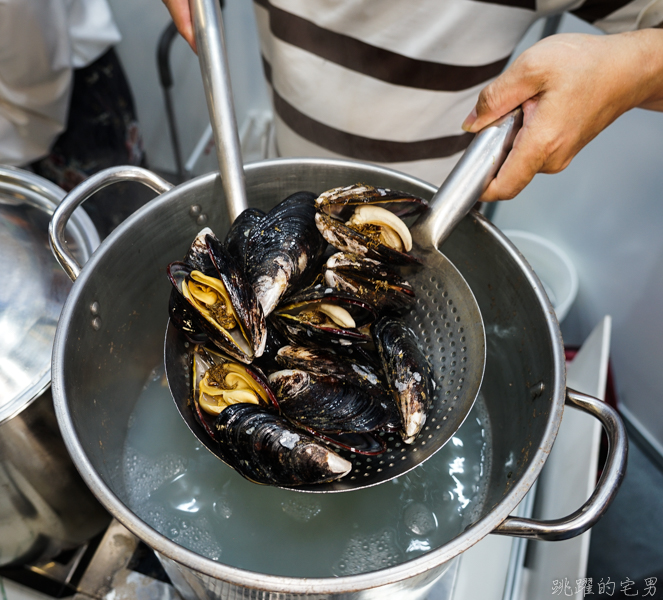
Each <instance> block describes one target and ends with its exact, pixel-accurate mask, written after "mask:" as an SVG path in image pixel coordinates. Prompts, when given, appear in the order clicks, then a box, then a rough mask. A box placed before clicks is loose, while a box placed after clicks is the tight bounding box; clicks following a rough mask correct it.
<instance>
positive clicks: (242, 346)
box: [167, 230, 267, 363]
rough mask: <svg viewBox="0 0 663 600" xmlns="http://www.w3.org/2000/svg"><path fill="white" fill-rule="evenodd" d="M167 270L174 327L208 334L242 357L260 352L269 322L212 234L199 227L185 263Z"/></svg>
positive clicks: (172, 265)
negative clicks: (200, 229) (171, 290)
mask: <svg viewBox="0 0 663 600" xmlns="http://www.w3.org/2000/svg"><path fill="white" fill-rule="evenodd" d="M201 269H202V270H201ZM167 273H168V277H169V279H170V281H171V283H172V285H173V288H174V289H173V292H172V293H171V303H170V310H171V318H172V320H173V323H174V324H175V326H176V327H179V328H181V329H183V330H184V331H185V332H186V333H187V334H190V335H189V337H190V338H195V335H194V334H200V333H201V332H202V333H204V334H206V335H207V337H208V338H209V339H210V340H211V341H212V342H213V343H214V344H215V345H217V346H218V347H219V348H220V349H221V350H223V351H225V352H227V353H228V354H230V355H231V356H233V357H234V358H236V359H238V360H241V361H242V362H246V363H249V362H251V361H252V360H253V359H254V357H256V356H260V355H261V354H262V353H263V351H264V348H265V340H266V335H267V325H266V322H265V317H264V315H263V313H262V308H261V306H260V304H259V302H258V299H257V297H256V295H255V292H254V291H253V288H252V287H251V285H250V284H249V282H248V281H247V279H246V277H245V276H244V274H243V272H242V270H241V269H240V268H239V267H238V265H237V264H236V262H235V261H234V260H233V259H232V257H231V256H230V255H229V254H228V252H227V251H226V250H225V248H224V247H223V245H222V244H221V243H220V242H219V240H217V239H216V238H215V237H214V236H213V235H212V234H211V233H207V232H206V231H205V230H204V231H203V232H201V234H199V235H198V237H196V240H195V241H194V243H193V245H192V247H191V249H190V250H189V253H188V254H187V259H186V260H185V262H174V263H171V264H170V265H168V269H167ZM173 294H174V296H175V297H173ZM189 329H190V330H191V331H189ZM197 341H198V340H197Z"/></svg>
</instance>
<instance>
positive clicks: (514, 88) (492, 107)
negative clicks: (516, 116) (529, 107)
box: [462, 62, 540, 133]
mask: <svg viewBox="0 0 663 600" xmlns="http://www.w3.org/2000/svg"><path fill="white" fill-rule="evenodd" d="M539 91H540V90H539V89H538V86H536V85H535V83H534V81H532V80H531V79H530V78H528V77H526V76H525V73H524V72H523V70H522V69H521V68H520V66H519V64H518V62H516V63H514V64H513V65H512V66H511V67H509V68H508V69H507V70H506V71H504V73H502V74H501V75H500V76H499V77H498V78H497V79H496V80H495V81H493V82H492V83H490V84H488V85H487V86H486V87H485V88H483V90H481V92H480V93H479V98H478V99H477V103H476V106H475V107H474V108H473V109H472V112H471V113H470V114H469V115H468V116H467V118H466V119H465V121H464V122H463V125H462V127H463V129H464V130H465V131H469V132H470V133H476V132H477V131H480V130H481V129H483V128H484V127H486V126H487V125H490V124H491V123H492V122H494V121H496V120H497V119H499V118H500V117H502V116H504V115H505V114H507V113H508V112H510V111H512V110H513V109H514V108H516V107H518V106H520V105H521V104H523V102H525V101H526V100H528V99H529V98H531V97H533V96H535V95H536V94H537V93H538V92H539Z"/></svg>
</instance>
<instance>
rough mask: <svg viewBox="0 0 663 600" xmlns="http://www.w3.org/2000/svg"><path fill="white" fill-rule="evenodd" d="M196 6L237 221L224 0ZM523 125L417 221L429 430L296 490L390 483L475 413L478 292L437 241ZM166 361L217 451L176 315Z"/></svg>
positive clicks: (475, 150) (412, 319)
mask: <svg viewBox="0 0 663 600" xmlns="http://www.w3.org/2000/svg"><path fill="white" fill-rule="evenodd" d="M192 9H193V17H194V24H195V30H196V40H197V46H198V52H199V58H200V63H201V70H202V72H203V81H204V83H205V89H206V95H207V101H208V107H209V109H210V118H211V120H212V125H213V129H214V131H215V139H216V144H217V149H219V150H220V151H219V152H218V155H219V162H220V171H221V175H222V180H223V185H224V192H225V197H226V201H227V203H228V213H229V215H230V217H231V219H234V218H235V217H237V216H238V215H239V214H240V213H241V212H242V211H243V210H244V209H245V208H246V206H247V202H246V195H245V191H244V178H243V171H242V167H241V161H240V160H239V157H240V156H241V155H240V153H239V143H238V138H237V132H236V127H235V121H234V115H233V109H232V98H231V94H230V88H229V78H228V75H227V73H228V69H227V64H226V62H225V52H224V50H223V41H222V33H221V15H220V12H219V10H218V4H217V3H216V2H211V1H210V0H194V1H193V2H192ZM202 24H204V26H203V25H202ZM521 123H522V111H521V110H520V109H517V110H516V111H514V112H512V113H510V114H508V115H507V116H505V117H503V118H502V119H500V120H499V121H497V122H496V123H494V124H492V125H490V126H488V127H486V128H485V129H484V130H482V131H481V132H480V133H479V134H477V136H476V137H475V139H474V140H473V142H472V143H471V144H470V146H469V147H468V149H467V150H466V152H465V154H464V155H463V156H462V158H461V159H460V161H459V162H458V164H457V165H456V167H455V169H454V170H453V171H452V173H451V174H450V175H449V177H448V178H447V180H446V181H445V182H444V184H443V185H442V186H441V187H440V189H439V190H438V192H437V193H436V194H435V196H434V197H433V199H432V201H431V207H430V210H429V211H428V212H427V213H426V214H425V215H423V216H422V217H420V218H419V219H418V220H417V222H416V223H415V224H414V226H413V227H412V237H413V240H414V244H415V247H414V248H413V254H415V255H417V257H418V258H420V259H421V261H422V262H423V267H419V268H417V269H413V270H412V272H410V273H408V274H407V279H408V280H409V282H410V283H411V284H412V286H413V288H414V289H415V291H416V294H417V303H416V307H415V309H414V310H413V311H411V312H410V313H409V315H408V316H407V317H406V321H407V323H408V325H409V326H410V328H411V329H412V331H413V332H414V333H415V335H416V336H417V338H418V340H419V343H420V345H421V347H422V349H423V350H424V352H425V353H426V354H427V356H428V358H429V360H430V363H431V366H432V368H433V373H434V376H435V383H436V393H435V398H434V399H433V406H432V408H431V411H430V413H429V415H428V419H427V421H426V425H425V426H424V429H423V431H422V432H421V433H420V434H419V436H418V437H417V439H416V440H415V441H414V442H413V443H412V444H404V443H403V442H402V440H401V438H400V436H399V435H398V434H394V433H384V434H382V435H383V437H384V441H385V442H386V445H387V450H386V452H385V453H383V454H381V455H379V456H363V455H356V454H354V453H351V452H347V451H339V453H340V454H341V455H343V456H344V457H345V458H348V459H349V460H350V461H351V462H352V463H353V469H352V472H351V473H350V474H348V475H347V476H346V477H344V478H343V479H341V480H340V481H336V482H332V483H328V484H317V485H313V486H298V487H297V488H293V489H297V490H299V491H306V492H343V491H350V490H356V489H360V488H364V487H368V486H373V485H377V484H380V483H383V482H385V481H389V480H390V479H393V478H395V477H398V476H399V475H402V474H404V473H406V472H407V471H409V470H411V469H413V468H414V467H416V466H417V465H419V464H421V463H422V462H423V461H425V460H426V459H428V458H430V457H431V456H432V455H433V454H434V453H435V452H437V451H438V450H439V449H440V448H442V446H444V444H446V443H447V441H449V439H451V437H452V436H453V434H454V433H455V432H456V431H457V430H458V428H459V427H460V426H461V424H462V423H463V421H464V420H465V418H466V417H467V415H468V414H469V412H470V410H471V409H472V406H473V405H474V401H475V399H476V397H477V394H478V392H479V388H480V387H481V381H482V379H483V372H484V366H485V360H486V347H485V346H486V344H485V332H484V327H483V322H482V319H481V313H480V311H479V306H478V304H477V302H476V300H475V298H474V295H473V294H472V290H471V289H470V288H469V286H468V284H467V282H466V281H465V279H464V278H463V276H462V275H461V274H460V273H459V272H458V270H457V269H456V268H455V267H454V265H453V264H452V263H451V262H450V261H449V260H448V259H447V258H446V257H445V256H444V255H443V254H442V253H441V252H440V251H439V250H438V248H439V247H440V245H441V243H442V242H443V241H444V240H445V239H446V238H447V237H448V235H449V234H450V233H451V231H453V229H454V227H455V226H456V225H457V224H458V222H459V221H460V220H461V219H462V218H463V217H464V216H465V215H466V214H467V213H468V212H469V210H470V209H471V208H472V206H473V205H474V204H475V202H476V201H477V200H478V198H479V197H480V196H481V194H482V192H483V191H484V190H485V189H486V187H487V186H488V183H489V182H490V181H491V179H492V178H493V177H494V176H495V174H496V172H497V170H498V169H499V167H500V166H501V164H502V163H503V162H504V159H505V157H506V155H507V153H508V152H509V150H510V148H511V145H512V143H513V139H514V137H515V135H516V133H517V131H518V129H519V128H520V125H521ZM228 173H230V174H231V176H228ZM368 183H370V182H368ZM165 365H166V376H167V378H168V385H169V387H170V390H171V393H172V395H173V398H174V400H175V404H176V405H177V408H178V409H179V411H180V414H181V415H182V418H183V419H184V420H185V421H186V423H187V425H188V426H189V428H190V429H191V431H192V432H193V433H194V434H195V435H196V436H197V437H198V439H199V440H200V441H201V442H202V443H203V444H204V445H205V446H206V447H207V448H208V449H209V450H210V451H211V452H212V453H213V454H215V455H217V456H219V452H218V446H217V444H216V442H214V441H213V440H212V439H211V438H209V436H208V435H207V434H206V432H205V431H204V430H203V428H202V426H201V425H200V424H199V423H198V422H197V420H196V419H195V417H194V415H193V411H192V410H191V407H190V402H189V398H190V395H191V392H190V390H191V380H190V379H191V374H190V367H189V361H188V344H187V342H186V340H185V338H184V336H183V335H181V334H180V333H179V332H178V331H177V330H176V329H175V328H174V327H173V326H172V325H171V324H170V322H169V324H168V329H167V332H166V341H165ZM219 458H221V457H220V456H219Z"/></svg>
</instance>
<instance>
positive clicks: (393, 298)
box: [325, 252, 417, 314]
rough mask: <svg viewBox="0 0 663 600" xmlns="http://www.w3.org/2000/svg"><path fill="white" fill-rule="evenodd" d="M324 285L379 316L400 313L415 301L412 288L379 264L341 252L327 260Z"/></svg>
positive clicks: (376, 261) (408, 308)
mask: <svg viewBox="0 0 663 600" xmlns="http://www.w3.org/2000/svg"><path fill="white" fill-rule="evenodd" d="M325 283H326V284H327V285H328V286H330V287H333V288H334V289H337V290H339V291H342V292H345V293H347V294H351V295H352V296H355V297H356V298H361V299H362V300H364V301H366V302H368V303H369V304H371V305H372V306H373V307H375V310H376V311H377V312H378V313H379V314H382V313H383V312H384V311H393V312H397V313H404V312H406V311H408V310H410V309H411V308H412V307H413V306H414V304H415V303H416V300H417V299H416V296H415V293H414V290H413V289H412V286H411V285H410V284H409V283H408V282H407V281H405V280H404V279H403V278H402V277H401V276H400V275H399V274H398V273H397V272H396V271H394V270H393V269H391V268H389V267H388V266H387V265H385V264H384V263H383V262H381V261H378V260H374V259H372V258H366V257H360V256H354V255H352V254H346V253H344V252H337V253H336V254H333V255H332V256H330V257H329V258H328V259H327V264H326V270H325Z"/></svg>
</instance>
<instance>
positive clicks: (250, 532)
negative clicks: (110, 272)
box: [122, 369, 487, 577]
mask: <svg viewBox="0 0 663 600" xmlns="http://www.w3.org/2000/svg"><path fill="white" fill-rule="evenodd" d="M483 423H484V419H483V417H482V412H481V406H480V402H477V407H475V409H474V410H473V411H472V413H471V414H470V415H469V417H468V419H467V420H466V422H465V423H464V424H463V426H462V427H461V428H460V430H459V431H458V433H457V435H456V436H454V437H453V438H452V440H451V441H450V442H449V443H448V444H447V445H446V446H445V447H444V448H442V450H440V451H439V452H438V453H437V454H435V455H434V456H433V457H432V458H430V459H429V460H428V461H426V462H425V463H424V464H423V465H421V466H420V467H417V468H416V469H414V470H413V471H410V472H409V473H408V474H406V475H403V476H401V477H399V478H398V479H396V480H393V481H390V482H387V483H384V484H382V485H379V486H376V487H371V488H368V489H365V490H359V491H354V492H346V493H340V494H306V493H301V492H294V491H289V490H281V489H278V488H273V487H268V486H262V485H256V484H254V483H250V482H249V481H247V480H245V479H244V478H243V477H241V476H240V475H238V474H237V473H235V471H233V470H232V469H230V468H229V467H227V466H226V465H225V464H223V463H222V462H221V461H220V460H218V459H217V458H216V457H214V456H213V455H212V454H210V452H209V451H208V450H207V449H206V448H205V447H204V446H202V444H200V443H199V442H198V440H197V439H196V438H195V437H194V436H193V434H192V433H191V432H190V431H189V429H188V428H187V426H186V424H185V423H184V421H183V420H182V418H181V417H180V415H179V413H178V412H177V409H176V407H175V404H174V402H173V400H172V398H171V396H170V392H169V390H168V387H167V385H166V382H165V377H164V374H163V370H162V369H160V370H157V371H155V372H154V374H153V377H151V378H150V381H149V382H148V383H147V385H146V386H145V389H144V391H143V393H142V394H141V396H140V398H139V399H138V402H137V404H136V407H135V410H134V413H133V414H132V416H131V418H130V420H129V431H128V434H127V440H126V447H125V449H124V450H125V451H124V460H123V465H122V467H123V477H124V481H125V484H126V489H127V490H128V498H127V501H128V502H129V505H130V507H131V509H132V510H133V511H134V512H135V513H136V514H137V515H138V516H139V517H140V518H141V519H142V520H144V521H145V522H146V523H148V524H149V525H151V526H152V527H154V528H155V529H156V530H157V531H159V532H160V533H162V534H163V535H165V536H167V537H168V538H170V539H171V540H173V541H175V542H177V543H178V544H180V545H181V546H184V547H186V548H189V549H190V550H193V551H194V552H196V553H198V554H201V555H203V556H206V557H208V558H211V559H213V560H218V561H219V562H222V563H224V564H227V565H231V566H233V567H239V568H243V569H248V570H251V571H257V572H261V573H267V574H272V575H284V576H293V577H330V576H341V575H351V574H355V573H361V572H365V571H373V570H376V569H381V568H385V567H389V566H393V565H396V564H398V563H401V562H403V561H406V560H409V559H411V558H415V557H416V556H420V555H421V554H424V553H425V552H427V551H428V550H431V549H434V548H436V547H438V546H440V545H441V544H444V543H446V542H447V541H449V540H450V539H452V538H453V537H455V536H456V535H458V534H459V533H460V532H461V531H462V530H463V528H464V527H465V526H466V525H467V524H468V523H469V521H470V518H471V515H472V514H473V513H474V514H476V511H477V510H480V508H481V507H480V502H481V497H482V493H481V492H482V485H483V483H484V481H485V479H486V478H485V477H484V472H485V470H486V460H487V459H486V448H487V440H486V435H487V432H486V430H485V429H484V427H483Z"/></svg>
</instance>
